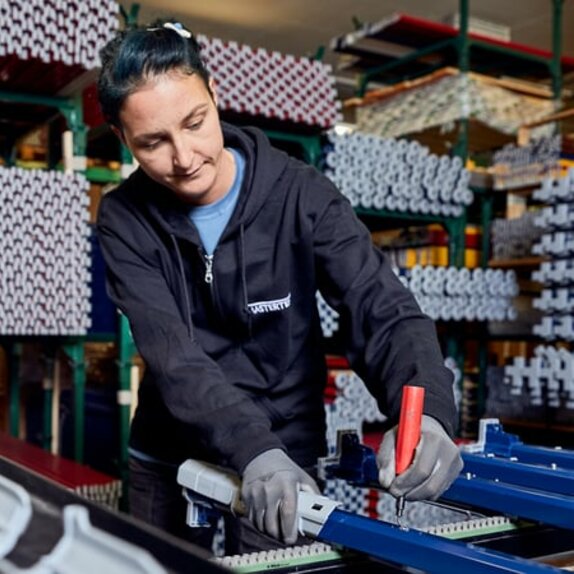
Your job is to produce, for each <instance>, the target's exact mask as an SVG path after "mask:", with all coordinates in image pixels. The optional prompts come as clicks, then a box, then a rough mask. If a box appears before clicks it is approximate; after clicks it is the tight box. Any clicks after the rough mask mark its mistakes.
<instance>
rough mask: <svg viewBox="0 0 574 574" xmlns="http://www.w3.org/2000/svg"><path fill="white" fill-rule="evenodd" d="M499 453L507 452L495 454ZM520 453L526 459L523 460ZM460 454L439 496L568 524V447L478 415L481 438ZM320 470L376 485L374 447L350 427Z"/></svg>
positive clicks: (571, 513)
mask: <svg viewBox="0 0 574 574" xmlns="http://www.w3.org/2000/svg"><path fill="white" fill-rule="evenodd" d="M482 423H485V424H482ZM517 449H518V450H519V451H520V452H521V453H525V452H526V453H528V455H529V456H528V457H526V456H522V457H521V460H520V462H519V461H517V460H516V459H515V457H514V455H513V453H515V452H516V450H517ZM470 451H473V452H470ZM548 451H549V452H551V453H554V454H557V455H559V456H560V460H561V461H564V462H563V463H562V466H558V463H557V462H555V461H556V460H558V459H557V458H553V459H552V462H551V464H550V465H544V464H543V462H542V461H546V460H548V459H547V457H546V455H547V453H548ZM494 453H496V454H498V455H499V456H498V457H497V456H493V455H494ZM504 456H506V457H508V458H500V457H504ZM524 458H528V460H529V461H532V462H530V463H528V464H527V463H526V462H525V461H524ZM463 459H464V464H465V467H464V469H463V472H462V473H461V475H460V476H459V478H457V479H456V480H455V482H454V483H453V484H452V486H451V487H450V488H449V489H448V490H447V491H446V492H445V493H444V494H443V496H442V498H443V499H445V500H448V501H451V502H456V503H461V504H468V505H474V506H480V507H482V508H485V509H489V510H493V511H496V512H503V513H505V514H508V515H510V516H516V517H519V518H523V519H527V520H532V521H536V522H542V523H544V524H551V525H553V526H558V527H561V528H568V529H574V473H573V472H572V470H571V468H572V467H571V466H569V465H572V461H574V452H572V451H567V450H555V449H545V448H540V447H528V446H525V445H523V443H522V442H521V441H520V440H519V439H518V437H516V436H515V435H511V434H508V433H505V432H504V431H503V430H502V427H501V425H500V424H499V423H498V421H497V420H496V419H491V420H487V421H481V440H480V441H479V443H477V445H472V447H470V449H468V450H467V452H463ZM567 463H568V464H567ZM324 474H325V475H326V476H337V477H339V478H344V479H346V480H347V481H349V482H351V483H354V484H357V485H360V486H370V487H375V488H376V487H378V486H379V485H378V470H377V465H376V458H375V453H374V452H373V451H372V449H369V448H368V447H365V446H364V445H362V444H360V443H359V440H358V437H357V435H356V434H354V433H343V434H342V435H341V437H340V440H339V453H338V455H337V456H335V457H332V458H331V459H327V460H326V461H325V463H324Z"/></svg>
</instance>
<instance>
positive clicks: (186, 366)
mask: <svg viewBox="0 0 574 574" xmlns="http://www.w3.org/2000/svg"><path fill="white" fill-rule="evenodd" d="M111 195H113V192H112V194H110V196H111ZM110 196H106V197H105V198H104V199H103V200H102V203H101V206H100V211H99V214H98V236H99V240H100V243H101V246H102V251H103V254H104V259H105V261H106V266H107V288H108V292H109V295H110V297H111V298H112V300H113V301H114V303H115V304H116V305H117V306H118V307H119V309H121V311H122V312H123V313H124V314H125V315H126V316H127V318H128V320H129V322H130V326H131V329H132V334H133V337H134V341H135V344H136V347H137V348H138V351H139V353H140V354H141V356H142V358H143V359H144V361H145V364H146V369H147V370H149V372H150V374H151V375H152V377H153V378H154V380H155V382H156V384H157V386H158V388H159V391H160V393H161V397H162V399H163V401H164V402H165V405H166V407H167V408H168V410H169V411H170V413H171V414H172V416H173V417H175V418H176V419H177V420H179V421H181V422H183V423H186V424H188V425H190V426H191V427H192V428H193V429H194V430H195V431H196V432H197V433H198V434H199V435H200V436H201V437H202V439H203V442H204V446H207V447H208V448H209V449H210V451H211V452H213V453H214V455H215V458H216V459H219V460H220V461H221V462H222V463H224V464H228V465H229V466H230V467H232V468H234V469H235V470H237V471H238V472H242V471H243V469H244V467H245V466H246V464H247V463H248V462H249V461H250V460H251V459H252V458H254V457H255V456H256V455H258V454H260V453H261V452H264V451H266V450H269V449H271V448H282V449H284V448H285V447H284V446H283V444H282V443H281V442H280V441H279V439H277V437H275V435H273V434H272V433H271V425H270V422H269V420H268V418H267V417H266V416H265V414H264V413H263V411H261V410H260V409H259V408H257V406H256V405H255V404H254V403H253V402H252V401H251V400H250V398H249V397H248V396H247V395H245V394H244V393H243V392H241V390H239V389H237V388H236V387H234V386H233V385H231V384H230V383H228V382H227V380H226V379H225V376H224V374H223V372H222V371H221V370H220V368H219V367H218V366H217V364H216V363H215V362H214V361H213V360H212V359H211V358H210V357H209V356H208V355H207V354H206V353H205V352H204V351H203V350H202V348H201V347H200V345H199V343H198V341H196V340H195V339H194V338H193V336H192V333H191V332H190V326H188V324H187V323H186V322H185V321H184V320H183V318H182V316H181V313H180V311H179V308H178V305H177V303H176V301H175V299H174V296H173V294H172V293H171V291H170V289H169V286H168V283H167V281H166V279H165V277H164V275H163V273H162V270H161V268H160V267H159V263H158V259H159V258H158V257H157V256H155V255H154V251H155V250H156V249H157V248H158V245H157V240H154V238H151V237H150V233H151V232H150V231H149V229H146V226H145V225H144V224H143V223H142V222H140V221H139V220H138V218H137V216H134V215H133V214H132V211H133V209H131V210H130V208H129V206H125V205H123V203H122V202H121V201H118V200H117V198H114V197H110ZM150 432H153V431H152V430H151V429H150Z"/></svg>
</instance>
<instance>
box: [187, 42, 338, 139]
mask: <svg viewBox="0 0 574 574" xmlns="http://www.w3.org/2000/svg"><path fill="white" fill-rule="evenodd" d="M197 39H198V41H199V43H200V44H201V47H202V56H203V59H204V61H205V64H206V66H207V68H208V70H209V72H210V74H211V75H212V76H213V78H214V79H215V82H216V86H217V94H218V97H219V107H220V109H221V110H223V111H230V112H235V113H239V114H246V115H251V116H263V117H265V118H271V119H277V120H280V121H287V122H294V123H298V124H306V125H310V126H318V127H320V128H330V127H332V126H333V125H334V124H335V123H336V122H337V121H339V120H340V119H341V114H340V111H339V110H340V107H341V104H340V102H339V100H338V99H337V92H336V90H335V78H334V76H333V75H332V73H331V71H332V70H331V66H330V65H328V64H324V63H322V62H320V61H318V60H311V59H309V58H297V57H295V56H292V55H283V54H280V53H279V52H268V51H267V50H265V49H264V48H256V49H255V48H251V47H250V46H247V45H245V44H242V45H241V44H238V43H237V42H224V41H222V40H219V39H216V38H215V39H214V38H207V37H205V36H202V35H198V37H197Z"/></svg>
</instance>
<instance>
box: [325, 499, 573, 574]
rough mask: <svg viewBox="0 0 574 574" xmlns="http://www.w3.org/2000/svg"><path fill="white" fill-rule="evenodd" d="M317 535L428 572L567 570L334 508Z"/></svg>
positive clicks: (491, 573) (545, 572) (537, 573)
mask: <svg viewBox="0 0 574 574" xmlns="http://www.w3.org/2000/svg"><path fill="white" fill-rule="evenodd" d="M316 538H318V539H319V540H323V541H325V542H328V543H330V544H341V545H343V546H345V547H347V548H352V549H353V550H358V551H360V552H365V553H367V554H369V555H370V556H374V557H377V558H380V559H381V560H384V561H386V562H394V563H396V564H400V565H403V564H406V565H408V566H409V567H411V568H417V569H420V570H422V571H423V572H426V573H427V574H460V573H461V572H464V574H495V573H505V574H512V573H515V574H550V573H552V572H553V573H555V574H558V573H559V572H563V570H560V569H558V568H554V567H551V566H546V565H543V564H539V563H537V562H533V561H531V560H526V559H523V558H517V557H514V556H510V555H508V554H504V553H502V552H496V551H493V550H487V549H485V548H480V547H477V546H474V545H473V544H461V543H460V542H455V541H452V540H448V539H446V538H440V537H439V536H434V535H432V534H426V533H425V532H420V531H418V530H409V529H406V528H399V527H398V526H394V525H392V524H389V523H387V522H382V521H378V520H373V519H371V518H366V517H364V516H358V515H356V514H352V513H349V512H345V511H343V510H333V511H332V512H331V513H330V514H329V516H328V518H327V520H326V521H325V523H324V524H323V527H322V528H321V530H320V531H319V533H318V534H317V535H316Z"/></svg>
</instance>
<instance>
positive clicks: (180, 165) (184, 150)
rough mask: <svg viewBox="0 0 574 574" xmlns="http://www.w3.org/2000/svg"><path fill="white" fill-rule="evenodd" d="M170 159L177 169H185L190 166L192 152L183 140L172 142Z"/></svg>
mask: <svg viewBox="0 0 574 574" xmlns="http://www.w3.org/2000/svg"><path fill="white" fill-rule="evenodd" d="M172 161H173V165H174V167H175V168H176V169H177V170H178V171H187V170H188V169H189V168H190V167H191V164H192V161H193V153H192V151H191V149H189V147H188V146H186V145H184V142H183V141H178V142H174V144H173V157H172Z"/></svg>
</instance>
